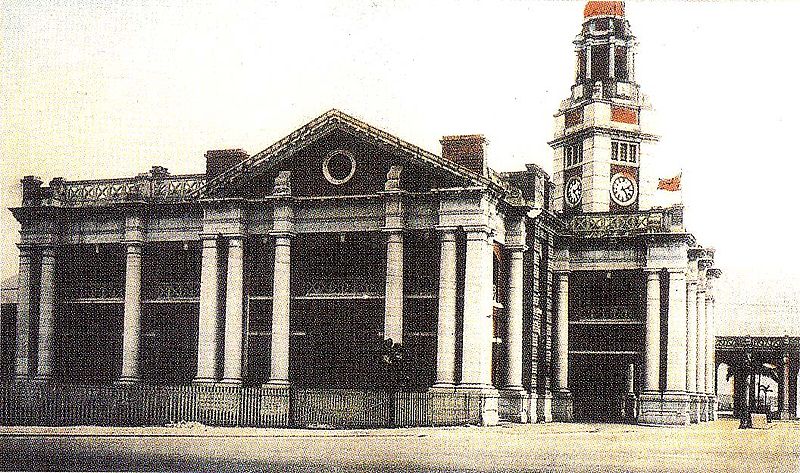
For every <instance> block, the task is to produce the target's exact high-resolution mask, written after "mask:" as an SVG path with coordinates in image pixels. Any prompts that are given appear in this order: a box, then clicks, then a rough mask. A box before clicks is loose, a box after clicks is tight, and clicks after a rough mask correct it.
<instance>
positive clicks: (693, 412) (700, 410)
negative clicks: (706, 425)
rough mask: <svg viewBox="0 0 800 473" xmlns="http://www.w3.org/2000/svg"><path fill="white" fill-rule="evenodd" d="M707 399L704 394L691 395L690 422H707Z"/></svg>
mask: <svg viewBox="0 0 800 473" xmlns="http://www.w3.org/2000/svg"><path fill="white" fill-rule="evenodd" d="M705 402H706V399H705V397H704V396H703V395H702V394H689V422H690V423H692V424H698V423H700V422H705V421H706V420H707V419H705V418H704V413H705Z"/></svg>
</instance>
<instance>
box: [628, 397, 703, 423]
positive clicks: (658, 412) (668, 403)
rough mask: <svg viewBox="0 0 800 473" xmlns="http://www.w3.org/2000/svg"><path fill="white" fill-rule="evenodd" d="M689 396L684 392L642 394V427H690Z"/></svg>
mask: <svg viewBox="0 0 800 473" xmlns="http://www.w3.org/2000/svg"><path fill="white" fill-rule="evenodd" d="M690 403H691V401H690V398H689V395H688V394H686V393H682V392H663V393H659V392H655V393H648V392H646V393H642V394H641V395H640V396H639V419H638V421H637V423H638V424H640V425H689V424H690V420H689V407H690Z"/></svg>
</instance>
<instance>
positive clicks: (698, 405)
mask: <svg viewBox="0 0 800 473" xmlns="http://www.w3.org/2000/svg"><path fill="white" fill-rule="evenodd" d="M696 299H697V281H696V280H695V279H694V278H692V279H688V280H687V281H686V392H688V393H689V395H690V400H689V421H690V422H694V423H696V422H700V421H701V420H705V419H703V418H702V415H701V412H702V411H703V403H704V402H705V399H704V398H701V396H700V395H698V393H699V390H698V389H697V369H698V366H699V365H698V363H697V348H698V344H697V341H698V340H699V337H701V336H703V335H702V333H701V332H700V331H698V329H697V306H696V305H695V303H694V301H695V300H696Z"/></svg>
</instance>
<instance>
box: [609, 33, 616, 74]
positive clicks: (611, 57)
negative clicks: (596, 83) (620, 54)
mask: <svg viewBox="0 0 800 473" xmlns="http://www.w3.org/2000/svg"><path fill="white" fill-rule="evenodd" d="M616 52H617V51H616V46H614V40H613V38H612V40H611V41H609V42H608V77H609V78H610V79H614V77H615V76H616V70H615V69H616V68H615V60H616V56H617V54H616Z"/></svg>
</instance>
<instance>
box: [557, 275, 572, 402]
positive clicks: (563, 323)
mask: <svg viewBox="0 0 800 473" xmlns="http://www.w3.org/2000/svg"><path fill="white" fill-rule="evenodd" d="M557 278H558V296H557V297H558V298H557V299H556V304H557V305H556V327H555V328H556V330H555V333H554V334H553V335H555V337H554V338H555V340H554V346H555V356H554V357H553V376H554V378H555V384H556V390H557V391H561V392H567V391H569V386H568V381H569V272H568V271H560V272H558V273H557Z"/></svg>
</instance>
